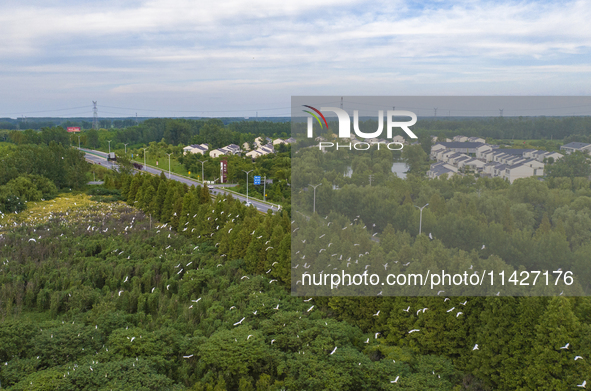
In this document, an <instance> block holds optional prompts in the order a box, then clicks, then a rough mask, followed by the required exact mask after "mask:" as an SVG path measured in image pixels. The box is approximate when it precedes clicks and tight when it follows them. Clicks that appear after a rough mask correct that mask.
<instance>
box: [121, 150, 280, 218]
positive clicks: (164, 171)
mask: <svg viewBox="0 0 591 391" xmlns="http://www.w3.org/2000/svg"><path fill="white" fill-rule="evenodd" d="M132 162H136V163H140V164H142V165H144V163H143V162H141V161H138V160H132ZM145 166H147V167H150V168H153V169H155V170H159V171H162V172H163V173H164V174H165V175H166V174H167V171H166V170H163V169H161V168H159V167H156V166H152V165H150V164H145ZM172 174H173V175H176V176H179V177H181V178H185V179H188V180H190V181H194V182H198V183H201V184H202V185H203V181H200V180H198V179H195V178H191V177H188V176H186V175H182V174H177V173H172ZM212 186H214V187H215V188H216V189H218V190H222V191H227V192H228V193H232V194H235V195H239V196H242V197H246V194H242V193H239V192H237V191H234V190H229V189H228V188H227V187H216V186H215V185H212ZM249 198H252V199H253V200H256V201H257V202H260V203H263V204H265V205H269V206H273V207H275V208H279V209H281V208H283V206H281V205H279V204H273V203H271V202H268V201H263V200H260V199H258V198H254V197H250V196H249ZM279 209H278V210H279Z"/></svg>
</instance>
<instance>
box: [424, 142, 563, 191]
mask: <svg viewBox="0 0 591 391" xmlns="http://www.w3.org/2000/svg"><path fill="white" fill-rule="evenodd" d="M456 138H457V139H458V140H460V139H461V140H464V141H453V140H450V141H445V142H438V143H436V144H435V145H433V146H432V147H431V159H432V160H436V161H437V163H433V164H432V165H431V167H430V170H429V171H428V172H427V176H428V177H429V178H431V179H434V178H438V177H440V176H441V175H443V174H447V176H448V177H451V176H454V175H462V174H464V173H473V174H479V175H480V176H487V177H491V178H495V177H500V178H503V179H507V180H508V181H509V182H511V183H513V181H514V180H515V179H518V178H527V177H531V176H542V175H544V162H546V161H548V160H550V159H552V160H554V161H556V160H557V159H560V158H562V157H563V155H562V154H560V153H558V152H546V151H539V150H537V149H503V148H499V147H498V146H497V145H489V144H486V142H485V140H484V139H481V138H476V137H473V138H469V137H465V136H456V137H454V139H456ZM473 140H476V141H473ZM567 145H568V144H567Z"/></svg>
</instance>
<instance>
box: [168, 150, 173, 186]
mask: <svg viewBox="0 0 591 391" xmlns="http://www.w3.org/2000/svg"><path fill="white" fill-rule="evenodd" d="M167 155H168V179H170V155H172V152H171V153H167Z"/></svg>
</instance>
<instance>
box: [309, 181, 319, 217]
mask: <svg viewBox="0 0 591 391" xmlns="http://www.w3.org/2000/svg"><path fill="white" fill-rule="evenodd" d="M320 185H322V183H319V184H317V185H310V186H312V187H313V188H314V209H313V210H312V213H316V188H317V187H318V186H320Z"/></svg>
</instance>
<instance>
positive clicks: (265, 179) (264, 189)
mask: <svg viewBox="0 0 591 391" xmlns="http://www.w3.org/2000/svg"><path fill="white" fill-rule="evenodd" d="M263 201H267V176H266V175H265V177H264V178H263Z"/></svg>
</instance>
